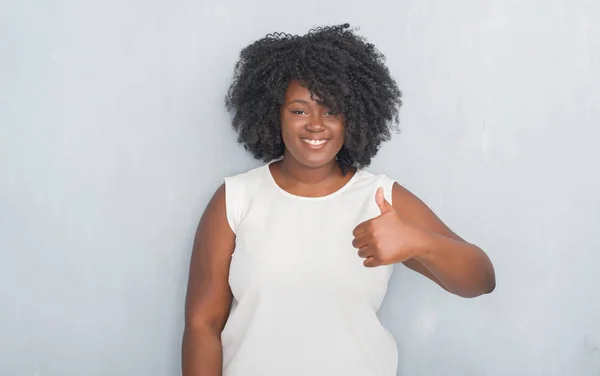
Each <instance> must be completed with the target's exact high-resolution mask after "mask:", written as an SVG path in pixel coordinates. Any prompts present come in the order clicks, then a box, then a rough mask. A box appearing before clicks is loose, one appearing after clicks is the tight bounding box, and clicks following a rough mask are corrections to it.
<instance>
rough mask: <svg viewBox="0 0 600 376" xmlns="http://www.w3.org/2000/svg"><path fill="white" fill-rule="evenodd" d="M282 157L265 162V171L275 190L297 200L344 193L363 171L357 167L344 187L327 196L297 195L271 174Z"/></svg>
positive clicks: (317, 198)
mask: <svg viewBox="0 0 600 376" xmlns="http://www.w3.org/2000/svg"><path fill="white" fill-rule="evenodd" d="M279 160H280V159H275V160H272V161H271V162H269V163H267V164H265V165H264V166H263V167H262V168H263V170H264V171H265V173H266V174H267V177H268V179H267V180H269V183H270V184H271V185H272V186H273V188H275V190H277V191H279V192H280V193H281V194H282V195H284V196H287V197H290V198H293V199H296V200H304V201H322V200H327V199H331V198H333V197H335V196H337V195H339V194H341V193H343V192H344V191H345V190H346V189H348V188H349V187H350V186H351V185H352V184H353V183H354V181H355V180H356V179H357V176H358V174H359V173H360V172H361V171H362V170H361V169H356V172H354V175H352V177H351V178H350V180H348V181H347V182H346V184H344V185H343V186H342V187H340V189H338V190H337V191H335V192H332V193H330V194H328V195H325V196H318V197H310V196H299V195H295V194H293V193H290V192H288V191H286V190H285V189H283V188H281V187H280V186H279V184H277V182H276V181H275V178H273V174H271V168H270V166H271V164H273V163H275V162H277V161H279Z"/></svg>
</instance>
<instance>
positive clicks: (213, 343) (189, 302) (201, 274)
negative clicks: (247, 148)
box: [181, 185, 235, 376]
mask: <svg viewBox="0 0 600 376" xmlns="http://www.w3.org/2000/svg"><path fill="white" fill-rule="evenodd" d="M225 210H226V208H225V186H224V185H222V186H221V187H219V189H218V190H217V191H216V192H215V194H214V196H213V197H212V199H211V200H210V202H209V203H208V206H207V207H206V210H205V211H204V214H203V215H202V218H201V219H200V224H199V225H198V229H197V231H196V237H195V239H194V247H193V250H192V257H191V261H190V270H189V278H188V287H187V296H186V302H185V331H184V334H183V343H182V351H181V356H182V368H183V376H220V375H221V374H222V367H223V365H222V363H223V353H222V347H221V331H222V330H223V327H224V326H225V322H226V321H227V316H228V314H229V308H230V306H231V300H232V296H231V290H230V288H229V283H228V276H229V264H230V262H231V255H232V253H233V249H234V246H235V235H234V233H233V232H232V231H231V228H230V227H229V224H228V223H227V217H226V211H225Z"/></svg>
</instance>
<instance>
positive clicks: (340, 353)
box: [221, 165, 397, 376]
mask: <svg viewBox="0 0 600 376" xmlns="http://www.w3.org/2000/svg"><path fill="white" fill-rule="evenodd" d="M393 183H394V181H393V180H391V179H389V178H387V177H386V176H383V175H373V174H371V173H368V172H366V171H362V170H359V171H358V172H357V173H356V174H355V175H354V176H353V177H352V179H351V180H350V181H349V182H348V183H347V184H346V185H345V186H344V187H342V188H341V189H340V190H338V191H337V192H334V193H332V194H330V195H328V196H324V197H317V198H309V197H301V196H295V195H293V194H290V193H288V192H286V191H284V190H283V189H281V188H280V187H279V186H278V185H277V183H276V182H275V180H274V179H273V177H272V175H271V172H270V170H269V167H268V165H264V166H262V167H259V168H257V169H254V170H251V171H249V172H246V173H244V174H240V175H236V176H233V177H228V178H226V179H225V188H226V207H227V220H228V222H229V225H230V226H231V229H232V230H233V232H234V233H235V234H236V247H235V251H234V253H233V256H232V261H231V267H230V270H229V284H230V286H231V290H232V292H233V297H234V300H233V303H232V308H231V312H230V315H229V318H228V320H227V323H226V325H225V328H224V330H223V332H222V335H221V340H222V345H223V376H300V375H302V376H338V375H339V376H394V375H396V368H397V350H396V343H395V341H394V339H393V337H392V336H391V335H390V333H389V332H388V331H387V330H386V329H385V328H384V327H383V326H382V325H381V323H380V321H379V319H378V317H377V316H376V312H377V311H378V309H379V307H380V305H381V302H382V300H383V298H384V295H385V293H386V290H387V285H388V280H389V278H390V275H391V273H392V270H393V268H392V266H381V267H377V268H366V267H365V266H363V264H362V262H363V259H361V258H360V257H359V256H358V254H357V250H356V249H355V248H354V247H353V246H352V239H353V235H352V230H353V229H354V227H356V225H358V224H359V223H361V222H363V221H365V220H368V219H371V218H374V217H376V216H378V215H379V214H380V211H379V208H378V207H377V204H376V202H375V192H376V191H377V188H378V187H383V188H384V192H385V193H384V195H385V197H386V199H387V200H388V202H390V203H391V201H392V194H391V192H392V185H393Z"/></svg>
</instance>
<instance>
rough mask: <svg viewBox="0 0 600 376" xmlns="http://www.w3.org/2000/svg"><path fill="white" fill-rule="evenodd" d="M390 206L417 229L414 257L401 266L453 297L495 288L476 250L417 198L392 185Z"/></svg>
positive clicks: (488, 265) (481, 253) (490, 270)
mask: <svg viewBox="0 0 600 376" xmlns="http://www.w3.org/2000/svg"><path fill="white" fill-rule="evenodd" d="M392 207H393V208H394V210H395V211H396V212H397V213H398V214H399V215H400V217H402V218H403V219H404V220H406V221H407V222H408V223H410V224H412V225H414V226H416V227H417V228H419V229H420V231H419V230H417V231H416V233H417V234H418V236H417V238H418V239H417V241H416V242H415V245H416V246H417V247H418V248H419V249H418V251H417V252H416V255H415V256H414V257H412V258H411V259H409V260H405V261H404V264H405V265H406V266H408V267H409V268H411V269H413V270H415V271H417V272H419V273H421V274H423V275H424V276H426V277H428V278H430V279H432V280H433V281H434V282H436V283H438V284H440V285H441V286H442V287H444V288H445V289H446V290H448V291H449V292H451V293H454V294H456V295H459V296H462V297H465V298H472V297H476V296H479V295H482V294H488V293H490V292H492V291H493V290H494V288H495V287H496V277H495V272H494V267H493V265H492V263H491V261H490V259H489V258H488V256H487V255H486V253H485V252H484V251H483V250H482V249H481V248H479V247H477V246H476V245H474V244H471V243H469V242H466V241H465V240H463V239H462V238H461V237H460V236H458V235H457V234H455V233H454V232H453V231H452V230H450V228H448V226H446V225H445V224H444V223H443V222H442V221H441V220H440V219H439V218H438V216H437V215H436V214H435V213H434V212H433V211H432V210H431V209H430V208H429V207H428V206H427V205H426V204H425V203H424V202H423V201H421V200H420V199H419V198H418V197H416V196H415V195H414V194H412V193H411V192H410V191H408V190H407V189H406V188H404V187H402V186H401V185H400V184H398V183H395V184H394V187H393V190H392Z"/></svg>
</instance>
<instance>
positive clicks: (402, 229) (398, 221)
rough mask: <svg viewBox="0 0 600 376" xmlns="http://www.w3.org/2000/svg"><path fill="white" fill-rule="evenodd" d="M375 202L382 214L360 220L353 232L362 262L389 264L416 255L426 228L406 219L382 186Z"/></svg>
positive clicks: (373, 264)
mask: <svg viewBox="0 0 600 376" xmlns="http://www.w3.org/2000/svg"><path fill="white" fill-rule="evenodd" d="M375 202H376V203H377V206H378V207H379V211H380V215H379V216H377V217H375V218H373V219H370V220H368V221H365V222H363V223H361V224H359V225H358V226H356V228H354V231H353V232H352V234H353V235H354V240H353V241H352V246H354V248H356V249H358V256H359V257H361V258H363V259H364V261H363V264H364V265H365V266H366V267H375V266H380V265H389V264H394V263H397V262H403V261H406V260H408V259H410V258H412V257H415V256H417V255H418V254H419V253H420V249H419V244H420V240H421V239H422V237H423V236H424V232H423V231H422V230H421V229H419V228H418V227H416V226H414V225H412V224H410V223H408V222H407V221H406V220H404V219H403V218H402V217H401V216H400V214H399V213H398V212H397V211H396V210H395V209H394V207H393V206H392V205H391V204H390V203H389V202H387V201H386V199H385V197H384V196H383V188H378V189H377V193H376V194H375Z"/></svg>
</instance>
